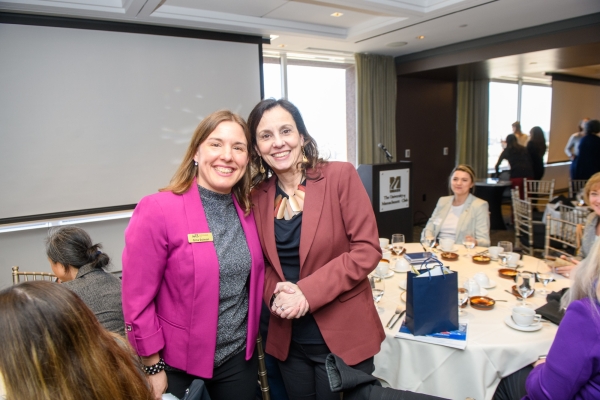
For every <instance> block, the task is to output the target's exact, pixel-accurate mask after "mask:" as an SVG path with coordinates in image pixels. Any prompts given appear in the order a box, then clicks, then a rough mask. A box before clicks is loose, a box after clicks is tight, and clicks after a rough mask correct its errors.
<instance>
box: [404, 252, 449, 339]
mask: <svg viewBox="0 0 600 400" xmlns="http://www.w3.org/2000/svg"><path fill="white" fill-rule="evenodd" d="M428 264H429V266H431V264H433V268H431V269H430V268H428ZM436 274H437V275H436ZM406 326H407V327H408V329H409V330H410V332H411V333H412V334H413V335H415V336H417V335H429V334H432V333H438V332H444V331H453V330H456V329H458V274H457V273H456V272H453V271H450V270H448V269H446V268H444V266H443V264H442V263H441V262H440V261H438V260H437V259H434V258H431V259H429V260H426V261H425V262H423V264H421V268H420V269H419V270H418V271H417V270H414V269H413V271H409V272H408V273H407V279H406Z"/></svg>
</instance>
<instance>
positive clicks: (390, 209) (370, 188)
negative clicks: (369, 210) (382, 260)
mask: <svg viewBox="0 0 600 400" xmlns="http://www.w3.org/2000/svg"><path fill="white" fill-rule="evenodd" d="M357 171H358V175H359V176H360V179H361V180H362V183H363V185H364V187H365V189H366V190H367V193H368V194H369V199H370V200H371V206H372V207H373V211H374V212H375V219H376V221H377V229H378V230H379V237H382V238H388V239H390V238H391V237H392V234H394V233H402V234H404V237H405V238H406V242H407V243H411V242H413V241H414V240H413V213H412V204H411V195H412V183H411V182H412V162H411V161H399V162H395V163H389V164H373V165H371V164H361V165H359V166H358V169H357Z"/></svg>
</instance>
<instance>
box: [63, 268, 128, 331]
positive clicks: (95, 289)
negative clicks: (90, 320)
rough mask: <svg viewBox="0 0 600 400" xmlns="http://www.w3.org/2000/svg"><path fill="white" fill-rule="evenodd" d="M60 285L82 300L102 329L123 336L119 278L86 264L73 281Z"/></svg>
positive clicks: (123, 325)
mask: <svg viewBox="0 0 600 400" xmlns="http://www.w3.org/2000/svg"><path fill="white" fill-rule="evenodd" d="M62 285H65V287H67V288H68V289H70V290H71V291H73V292H75V294H76V295H77V296H79V298H80V299H81V300H83V302H84V303H85V304H86V305H87V306H88V307H89V308H90V309H91V310H92V311H93V312H94V314H95V315H96V318H98V321H99V322H100V324H101V325H102V326H103V327H104V328H106V329H107V330H109V331H111V332H115V333H118V334H119V335H122V336H125V322H124V319H123V307H122V306H121V280H120V279H119V278H117V277H116V276H113V275H111V274H110V273H108V272H106V271H104V270H103V269H101V268H94V267H93V266H92V265H91V264H87V265H84V266H83V267H81V268H79V271H77V276H76V277H75V279H73V280H72V281H68V282H63V283H62Z"/></svg>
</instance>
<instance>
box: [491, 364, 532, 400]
mask: <svg viewBox="0 0 600 400" xmlns="http://www.w3.org/2000/svg"><path fill="white" fill-rule="evenodd" d="M532 369H533V367H532V366H531V365H528V366H526V367H523V368H521V369H520V370H518V371H517V372H514V373H512V374H510V375H508V376H507V377H506V378H502V380H501V381H500V384H498V387H497V388H496V392H495V393H494V397H493V400H513V399H516V400H519V399H522V398H523V397H524V396H525V395H526V394H527V390H525V381H527V377H528V376H529V373H530V372H531V370H532Z"/></svg>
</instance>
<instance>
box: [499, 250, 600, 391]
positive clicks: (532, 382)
mask: <svg viewBox="0 0 600 400" xmlns="http://www.w3.org/2000/svg"><path fill="white" fill-rule="evenodd" d="M598 279H600V242H599V241H596V243H595V244H594V246H593V248H592V252H591V254H590V255H589V256H588V257H587V258H586V259H585V260H583V261H582V262H581V263H580V264H579V266H578V267H577V268H576V269H574V270H573V276H572V282H571V288H570V289H569V291H568V292H567V293H566V294H565V295H564V296H563V298H562V302H561V307H562V308H566V309H567V311H566V312H565V316H564V318H563V319H562V321H561V323H560V325H559V327H558V332H557V333H556V337H555V338H554V342H553V343H552V347H550V351H549V352H548V356H547V357H545V356H543V355H542V356H541V357H540V359H539V360H538V361H536V362H535V363H534V364H533V365H532V366H527V367H525V368H523V369H521V370H519V371H517V372H515V373H514V374H512V375H509V376H508V377H506V378H504V379H503V380H502V381H501V382H500V385H498V389H497V390H496V393H495V394H494V400H505V399H520V398H522V397H523V396H525V397H524V399H530V400H537V399H544V400H546V399H600V341H599V340H598V337H599V336H600V303H599V301H600V286H599V285H598ZM532 367H533V368H532Z"/></svg>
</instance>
